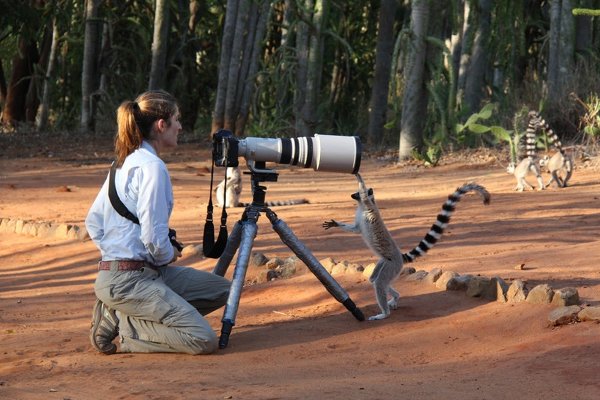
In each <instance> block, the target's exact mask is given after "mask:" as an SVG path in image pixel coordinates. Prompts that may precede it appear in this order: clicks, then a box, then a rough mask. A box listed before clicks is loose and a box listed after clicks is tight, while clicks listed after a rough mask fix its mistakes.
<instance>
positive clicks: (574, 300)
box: [552, 287, 579, 306]
mask: <svg viewBox="0 0 600 400" xmlns="http://www.w3.org/2000/svg"><path fill="white" fill-rule="evenodd" d="M552 304H553V305H555V306H572V305H577V304H579V293H578V292H577V289H575V288H573V287H566V288H562V289H558V290H557V291H555V292H554V297H552Z"/></svg>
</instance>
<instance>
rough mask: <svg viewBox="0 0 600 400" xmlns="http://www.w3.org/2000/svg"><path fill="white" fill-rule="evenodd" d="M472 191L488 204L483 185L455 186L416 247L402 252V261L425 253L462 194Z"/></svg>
mask: <svg viewBox="0 0 600 400" xmlns="http://www.w3.org/2000/svg"><path fill="white" fill-rule="evenodd" d="M472 191H475V192H477V193H479V195H481V197H482V198H483V204H485V205H487V204H490V193H489V192H488V191H487V190H486V188H484V187H483V186H480V185H478V184H476V183H467V184H464V185H462V186H461V187H459V188H457V189H456V191H455V192H454V193H452V194H451V195H450V196H448V200H446V202H445V203H444V204H443V205H442V211H441V212H440V213H439V214H438V216H437V219H436V221H435V223H434V224H433V225H432V226H431V229H430V230H429V232H427V234H426V235H425V237H424V238H423V240H421V242H420V243H419V244H418V245H417V247H415V248H414V249H412V250H411V251H409V252H408V253H403V254H402V260H403V261H404V262H407V263H410V262H413V261H414V260H415V259H416V258H417V257H419V256H423V255H425V253H427V251H428V250H429V249H431V248H432V247H433V246H434V245H435V244H436V242H437V241H438V240H439V239H440V238H441V237H442V234H443V233H444V229H446V227H447V226H448V223H449V222H450V217H451V216H452V213H453V212H454V209H455V208H456V203H458V202H459V201H460V199H461V197H462V196H464V195H465V194H466V193H468V192H472Z"/></svg>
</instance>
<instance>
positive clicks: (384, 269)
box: [323, 174, 490, 320]
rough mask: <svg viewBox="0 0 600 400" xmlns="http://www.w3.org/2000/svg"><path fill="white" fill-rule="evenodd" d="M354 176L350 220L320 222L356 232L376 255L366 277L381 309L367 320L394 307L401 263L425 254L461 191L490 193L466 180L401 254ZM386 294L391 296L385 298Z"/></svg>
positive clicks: (371, 199)
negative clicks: (414, 243) (354, 203)
mask: <svg viewBox="0 0 600 400" xmlns="http://www.w3.org/2000/svg"><path fill="white" fill-rule="evenodd" d="M356 179H357V180H358V192H356V193H354V194H352V198H353V199H354V200H356V201H357V202H358V207H357V208H356V216H355V220H354V224H352V225H351V224H346V223H343V222H338V221H335V220H333V219H332V220H330V221H325V222H323V228H325V229H329V228H333V227H340V228H342V229H343V230H345V231H348V232H354V233H360V234H361V235H362V237H363V240H364V241H365V243H366V244H367V246H369V248H370V249H371V250H372V251H373V252H374V253H375V254H376V255H377V256H379V260H378V261H377V265H376V266H375V269H374V270H373V274H372V275H371V277H370V278H369V280H370V282H371V283H372V284H373V287H374V289H375V297H376V299H377V304H378V305H379V308H380V309H381V313H379V314H377V315H373V316H371V317H369V320H378V319H384V318H387V317H388V316H389V315H390V308H392V309H396V308H397V307H398V299H399V298H400V294H399V293H398V292H397V291H396V290H395V289H394V288H393V287H392V286H391V285H392V282H393V281H394V280H395V279H396V278H397V277H398V276H399V275H400V272H401V271H402V267H403V265H404V263H410V262H413V261H414V260H415V259H416V258H417V257H419V256H422V255H425V253H427V251H428V250H429V249H431V248H432V247H433V246H434V245H435V243H436V242H437V241H438V240H439V239H440V238H441V236H442V234H443V233H444V229H446V227H447V226H448V223H449V222H450V217H451V216H452V213H453V212H454V209H455V207H456V203H458V201H459V200H460V199H461V197H462V196H463V195H464V194H466V193H468V192H471V191H476V192H478V193H479V194H480V195H481V196H482V198H483V204H489V202H490V194H489V193H488V191H487V190H486V189H485V188H484V187H483V186H480V185H478V184H475V183H468V184H465V185H463V186H461V187H459V188H458V189H456V191H455V192H454V193H452V194H451V195H450V196H448V200H446V202H445V203H444V204H443V206H442V211H441V213H440V214H438V216H437V219H436V221H435V223H434V224H433V225H432V226H431V229H430V230H429V232H428V233H427V234H426V235H425V237H424V238H423V240H421V242H420V243H419V244H418V245H417V247H415V248H414V249H412V250H411V251H409V252H408V253H404V254H403V253H402V251H401V250H400V249H399V248H398V245H397V244H396V242H395V241H394V239H393V238H392V235H391V234H390V232H389V231H388V229H387V227H386V226H385V223H384V222H383V219H382V217H381V215H380V214H379V209H378V208H377V205H376V204H375V198H374V196H373V189H369V188H367V187H366V185H365V183H364V181H363V179H362V177H361V176H360V174H356ZM388 294H389V295H390V296H391V299H390V300H389V301H388Z"/></svg>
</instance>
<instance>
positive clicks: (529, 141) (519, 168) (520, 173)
mask: <svg viewBox="0 0 600 400" xmlns="http://www.w3.org/2000/svg"><path fill="white" fill-rule="evenodd" d="M536 115H537V113H536V112H534V111H531V112H529V124H528V125H527V132H526V135H525V139H526V140H525V149H526V151H527V157H525V158H524V159H522V160H521V161H520V162H519V163H518V164H517V165H516V166H515V163H514V162H511V163H510V164H508V167H507V168H506V172H508V173H509V174H513V175H514V176H515V179H516V180H517V185H516V186H515V190H517V191H519V192H522V191H523V189H525V187H528V188H530V189H533V186H531V185H530V184H529V182H527V180H526V179H525V177H526V176H527V175H528V174H529V172H531V173H533V174H534V175H535V177H536V179H537V183H538V190H543V189H544V181H543V180H542V173H541V171H540V167H539V165H538V163H537V162H536V159H537V154H536V152H535V132H536V130H537V120H536Z"/></svg>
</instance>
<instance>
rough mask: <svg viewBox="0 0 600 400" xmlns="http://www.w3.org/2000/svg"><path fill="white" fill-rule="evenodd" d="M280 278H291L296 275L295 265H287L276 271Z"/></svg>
mask: <svg viewBox="0 0 600 400" xmlns="http://www.w3.org/2000/svg"><path fill="white" fill-rule="evenodd" d="M276 271H277V273H278V277H279V278H290V277H292V276H294V274H295V273H296V264H295V263H285V264H283V265H282V266H280V267H277V269H276Z"/></svg>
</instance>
